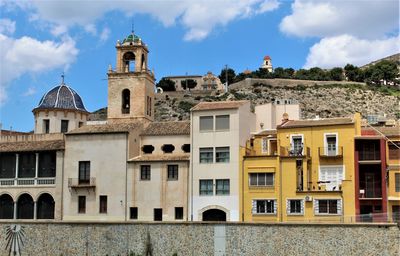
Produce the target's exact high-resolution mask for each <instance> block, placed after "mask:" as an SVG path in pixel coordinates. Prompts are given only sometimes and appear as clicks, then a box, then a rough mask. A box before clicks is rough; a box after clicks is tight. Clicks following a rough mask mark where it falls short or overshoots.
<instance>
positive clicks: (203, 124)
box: [200, 116, 214, 131]
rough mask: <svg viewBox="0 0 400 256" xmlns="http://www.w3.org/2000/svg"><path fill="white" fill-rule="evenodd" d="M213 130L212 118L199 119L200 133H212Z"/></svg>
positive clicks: (202, 117) (203, 117)
mask: <svg viewBox="0 0 400 256" xmlns="http://www.w3.org/2000/svg"><path fill="white" fill-rule="evenodd" d="M212 130H214V117H213V116H201V117H200V131H212Z"/></svg>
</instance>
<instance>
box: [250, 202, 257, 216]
mask: <svg viewBox="0 0 400 256" xmlns="http://www.w3.org/2000/svg"><path fill="white" fill-rule="evenodd" d="M251 212H252V213H253V214H254V213H257V200H253V201H252V206H251Z"/></svg>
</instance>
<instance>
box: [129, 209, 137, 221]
mask: <svg viewBox="0 0 400 256" xmlns="http://www.w3.org/2000/svg"><path fill="white" fill-rule="evenodd" d="M129 213H130V214H129V217H130V219H131V220H137V219H138V208H137V207H131V208H129Z"/></svg>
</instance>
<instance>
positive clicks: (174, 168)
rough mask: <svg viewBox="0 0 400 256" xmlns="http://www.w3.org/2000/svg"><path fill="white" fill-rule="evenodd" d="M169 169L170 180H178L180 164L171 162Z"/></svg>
mask: <svg viewBox="0 0 400 256" xmlns="http://www.w3.org/2000/svg"><path fill="white" fill-rule="evenodd" d="M167 171H168V175H167V177H168V180H178V165H177V164H173V165H172V164H171V165H170V164H169V165H168V166H167Z"/></svg>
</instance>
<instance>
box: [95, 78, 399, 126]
mask: <svg viewBox="0 0 400 256" xmlns="http://www.w3.org/2000/svg"><path fill="white" fill-rule="evenodd" d="M269 80H274V81H273V83H271V81H269ZM282 80H284V79H265V80H263V81H261V80H260V79H257V81H252V82H250V83H249V84H247V85H245V84H241V85H235V84H233V85H232V87H231V89H230V91H229V92H227V93H221V94H218V93H216V92H213V93H206V92H191V93H190V94H183V93H178V92H169V93H163V94H157V95H156V102H155V110H156V113H155V118H156V120H157V121H166V120H185V119H189V110H190V108H191V107H193V106H194V105H195V104H197V103H198V102H200V101H222V100H243V99H247V100H251V101H252V103H253V104H256V105H258V104H263V103H267V102H272V101H274V100H275V99H282V98H288V99H294V100H297V101H298V102H299V103H300V107H301V110H302V113H301V116H302V118H313V117H315V116H316V115H319V116H320V117H339V116H347V115H349V114H351V113H354V112H361V113H362V114H363V115H366V114H383V113H386V114H387V116H388V117H390V118H397V119H398V118H400V108H399V102H400V91H399V90H397V89H389V88H386V87H381V88H380V89H379V90H378V89H376V88H373V87H369V86H367V85H364V84H361V83H358V84H354V83H343V82H342V83H333V82H330V83H329V82H326V81H324V82H317V81H303V82H299V81H296V80H291V81H290V82H288V81H282ZM253 82H254V83H253ZM271 84H273V85H271ZM282 84H286V85H282ZM105 113H106V111H105V109H101V110H99V111H96V112H94V113H93V114H92V115H91V120H99V119H105V118H106V114H105Z"/></svg>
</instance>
